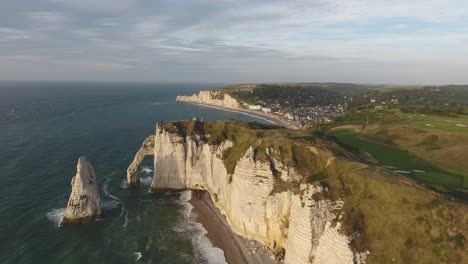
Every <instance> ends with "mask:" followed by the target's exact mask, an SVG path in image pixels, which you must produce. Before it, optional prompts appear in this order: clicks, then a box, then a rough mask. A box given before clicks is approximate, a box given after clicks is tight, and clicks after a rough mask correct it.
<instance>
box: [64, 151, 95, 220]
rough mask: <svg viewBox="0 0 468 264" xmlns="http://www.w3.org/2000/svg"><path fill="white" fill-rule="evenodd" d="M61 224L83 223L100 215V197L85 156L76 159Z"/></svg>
mask: <svg viewBox="0 0 468 264" xmlns="http://www.w3.org/2000/svg"><path fill="white" fill-rule="evenodd" d="M71 186H72V190H71V194H70V198H69V200H68V204H67V209H66V210H65V215H64V217H63V220H62V224H68V223H85V222H89V221H91V220H94V219H96V218H99V217H100V216H101V197H100V195H99V189H98V184H97V180H96V174H95V173H94V169H93V166H91V164H90V163H89V162H88V160H86V158H85V157H80V158H79V159H78V164H77V166H76V175H75V176H74V177H73V178H72V181H71Z"/></svg>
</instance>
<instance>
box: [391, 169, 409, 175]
mask: <svg viewBox="0 0 468 264" xmlns="http://www.w3.org/2000/svg"><path fill="white" fill-rule="evenodd" d="M394 172H396V173H400V174H410V173H411V171H405V170H394Z"/></svg>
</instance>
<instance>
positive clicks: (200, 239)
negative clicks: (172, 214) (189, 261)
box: [173, 190, 227, 264]
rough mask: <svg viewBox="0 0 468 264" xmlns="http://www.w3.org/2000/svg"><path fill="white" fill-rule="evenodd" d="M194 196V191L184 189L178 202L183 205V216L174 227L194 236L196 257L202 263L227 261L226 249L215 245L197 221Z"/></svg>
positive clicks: (175, 229)
mask: <svg viewBox="0 0 468 264" xmlns="http://www.w3.org/2000/svg"><path fill="white" fill-rule="evenodd" d="M191 198H192V191H190V190H187V191H183V192H181V194H180V197H179V200H178V201H177V203H178V204H180V205H182V209H181V210H180V214H181V218H180V219H179V222H178V223H177V224H176V225H175V227H174V228H173V230H174V231H176V232H179V233H184V234H186V233H188V234H190V235H191V238H192V245H193V247H194V251H195V252H194V253H195V257H196V258H197V260H198V262H199V263H201V264H219V263H227V262H226V259H225V257H224V251H223V250H221V249H220V248H217V247H214V246H213V244H211V241H210V240H209V239H208V238H207V237H206V234H207V233H208V232H207V231H206V229H205V228H203V225H202V224H200V223H198V222H195V221H194V220H193V217H192V209H193V206H192V205H191V204H190V203H189V201H190V199H191Z"/></svg>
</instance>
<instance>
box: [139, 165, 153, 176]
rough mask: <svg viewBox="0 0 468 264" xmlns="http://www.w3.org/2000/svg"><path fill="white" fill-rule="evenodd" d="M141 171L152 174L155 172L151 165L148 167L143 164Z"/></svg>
mask: <svg viewBox="0 0 468 264" xmlns="http://www.w3.org/2000/svg"><path fill="white" fill-rule="evenodd" d="M140 171H141V172H143V173H146V174H150V173H152V172H153V170H152V169H151V168H150V167H146V166H143V167H142V168H141V170H140Z"/></svg>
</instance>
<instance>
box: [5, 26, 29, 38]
mask: <svg viewBox="0 0 468 264" xmlns="http://www.w3.org/2000/svg"><path fill="white" fill-rule="evenodd" d="M27 38H29V35H28V34H27V33H26V32H25V31H23V30H18V29H14V28H2V27H0V41H9V40H24V39H27Z"/></svg>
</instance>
